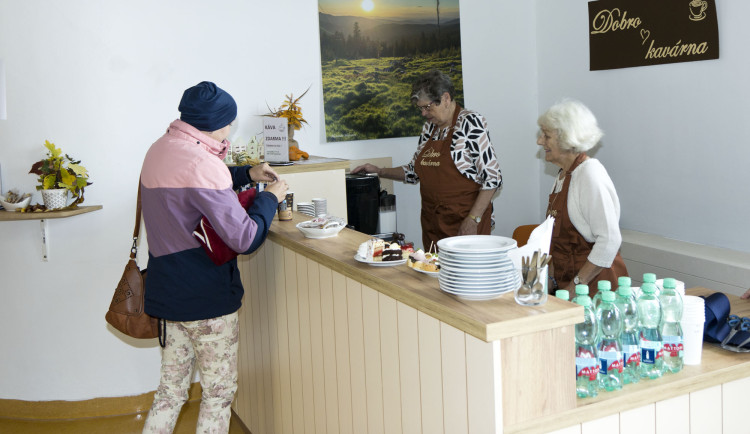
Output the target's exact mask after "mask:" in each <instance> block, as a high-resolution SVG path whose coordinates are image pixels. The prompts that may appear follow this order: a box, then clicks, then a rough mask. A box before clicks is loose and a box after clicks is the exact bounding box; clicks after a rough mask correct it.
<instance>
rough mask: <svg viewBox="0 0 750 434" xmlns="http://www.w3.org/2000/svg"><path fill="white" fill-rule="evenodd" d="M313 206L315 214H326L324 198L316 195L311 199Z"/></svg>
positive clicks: (326, 205)
mask: <svg viewBox="0 0 750 434" xmlns="http://www.w3.org/2000/svg"><path fill="white" fill-rule="evenodd" d="M312 203H313V206H315V216H316V217H323V216H325V215H326V214H328V204H327V201H326V200H325V199H324V198H321V197H316V198H313V200H312Z"/></svg>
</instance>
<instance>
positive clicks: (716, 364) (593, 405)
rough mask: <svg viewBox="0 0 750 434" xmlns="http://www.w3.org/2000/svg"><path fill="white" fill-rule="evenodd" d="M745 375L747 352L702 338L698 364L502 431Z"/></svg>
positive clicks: (742, 305) (749, 312)
mask: <svg viewBox="0 0 750 434" xmlns="http://www.w3.org/2000/svg"><path fill="white" fill-rule="evenodd" d="M714 292H716V291H712V290H709V289H706V288H692V289H688V290H687V293H688V294H689V295H710V294H713V293H714ZM727 297H728V298H729V301H730V303H731V305H732V309H731V313H733V314H735V315H739V316H750V300H742V299H740V298H739V297H737V296H734V295H731V294H727ZM748 376H750V353H734V352H731V351H728V350H724V349H722V348H721V347H719V346H718V345H715V344H709V343H706V342H704V343H703V354H702V356H701V364H700V365H685V366H684V368H683V369H682V371H680V372H678V373H677V374H665V375H664V376H663V377H662V378H659V379H657V380H641V381H639V382H638V383H637V384H628V385H626V386H625V387H623V389H622V390H620V391H617V392H599V395H598V396H597V397H596V398H585V399H578V405H577V407H576V408H575V409H573V410H569V411H566V412H563V413H558V414H555V415H554V416H549V417H543V418H538V419H535V420H532V421H529V422H526V423H523V424H517V425H513V426H510V427H507V428H506V429H505V431H504V432H506V433H526V432H548V431H551V430H554V429H559V428H565V427H568V426H571V425H574V424H577V423H581V422H585V421H589V420H594V419H598V418H600V417H604V416H607V415H610V414H612V413H614V412H622V411H627V410H631V409H634V408H639V407H642V406H644V405H648V404H651V403H654V402H658V401H662V400H665V399H669V398H674V397H676V396H680V395H684V394H687V393H691V392H695V391H697V390H701V389H706V388H709V387H713V386H717V385H720V384H722V383H726V382H730V381H734V380H739V379H742V378H747V377H748Z"/></svg>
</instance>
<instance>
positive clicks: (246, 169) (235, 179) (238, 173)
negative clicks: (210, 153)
mask: <svg viewBox="0 0 750 434" xmlns="http://www.w3.org/2000/svg"><path fill="white" fill-rule="evenodd" d="M251 167H253V166H228V167H227V168H228V169H229V173H230V174H231V175H232V190H239V189H240V187H242V186H244V185H247V184H250V183H251V182H252V180H251V179H250V168H251Z"/></svg>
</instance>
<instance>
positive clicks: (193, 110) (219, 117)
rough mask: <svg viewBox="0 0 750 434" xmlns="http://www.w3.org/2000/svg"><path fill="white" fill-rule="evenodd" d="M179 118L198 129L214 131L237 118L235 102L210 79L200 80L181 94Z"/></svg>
mask: <svg viewBox="0 0 750 434" xmlns="http://www.w3.org/2000/svg"><path fill="white" fill-rule="evenodd" d="M177 110H179V111H180V113H181V115H180V120H182V121H184V122H187V123H188V124H190V125H192V126H194V127H195V128H197V129H198V130H200V131H209V132H210V131H216V130H220V129H222V128H224V127H226V126H227V125H229V124H231V123H232V121H234V120H235V119H236V118H237V103H236V102H234V98H232V95H229V94H228V93H226V92H225V91H223V90H222V89H221V88H219V86H217V85H215V84H213V83H211V82H210V81H202V82H200V83H198V84H197V85H195V86H193V87H191V88H189V89H187V90H186V91H185V93H183V94H182V100H180V106H179V107H178V108H177Z"/></svg>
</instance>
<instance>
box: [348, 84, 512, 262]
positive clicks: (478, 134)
mask: <svg viewBox="0 0 750 434" xmlns="http://www.w3.org/2000/svg"><path fill="white" fill-rule="evenodd" d="M454 93H455V89H454V86H453V82H452V81H451V79H450V77H448V76H447V75H445V74H444V73H442V72H440V71H436V70H433V71H430V72H427V73H425V74H423V75H422V76H420V77H419V79H418V80H417V81H416V82H415V83H414V85H413V87H412V97H411V100H412V103H413V104H414V105H415V106H416V108H417V110H419V112H420V113H421V114H422V116H424V117H425V119H426V122H425V123H424V125H423V126H422V133H421V135H420V136H419V144H418V146H417V150H416V152H415V153H414V157H413V158H412V160H411V161H410V162H409V163H408V164H406V165H403V166H397V167H390V168H379V167H377V166H374V165H372V164H369V163H367V164H363V165H361V166H359V167H356V168H355V169H354V170H353V171H352V172H353V173H357V172H368V173H377V174H378V176H381V177H384V178H389V179H393V180H396V181H402V182H406V183H408V184H417V183H418V184H419V185H420V193H421V196H422V215H421V222H422V243H423V244H424V248H425V249H429V248H430V246H431V245H433V244H437V242H438V241H439V240H441V239H443V238H447V237H452V236H456V235H476V234H480V235H489V234H490V231H491V230H492V196H493V194H494V193H495V191H496V190H497V188H498V187H500V185H501V184H502V175H501V174H500V165H499V164H498V162H497V158H496V156H495V150H494V148H493V146H492V142H490V136H489V132H488V130H487V121H486V120H485V118H484V117H483V116H482V115H480V114H479V113H477V112H474V111H471V110H467V109H464V108H462V107H461V106H460V105H458V103H457V102H456V100H455V99H454Z"/></svg>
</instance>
